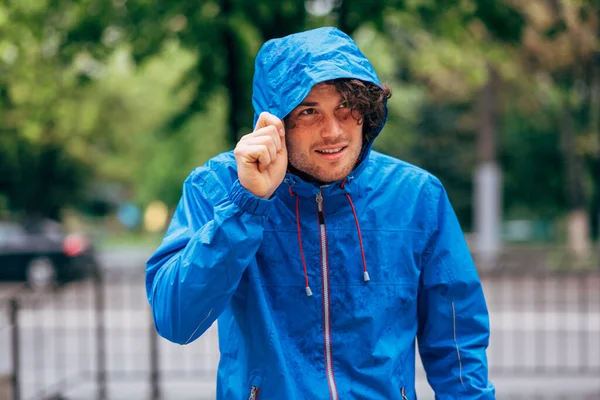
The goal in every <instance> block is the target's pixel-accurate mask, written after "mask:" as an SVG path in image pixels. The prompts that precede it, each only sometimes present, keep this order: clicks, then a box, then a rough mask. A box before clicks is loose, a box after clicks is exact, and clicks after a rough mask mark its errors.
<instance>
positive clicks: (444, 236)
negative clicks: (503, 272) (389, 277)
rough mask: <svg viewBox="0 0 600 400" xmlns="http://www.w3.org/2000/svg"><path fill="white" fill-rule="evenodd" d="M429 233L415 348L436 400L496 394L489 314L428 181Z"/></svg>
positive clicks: (440, 191)
mask: <svg viewBox="0 0 600 400" xmlns="http://www.w3.org/2000/svg"><path fill="white" fill-rule="evenodd" d="M426 201H427V202H428V203H429V204H431V203H433V206H432V207H429V211H428V212H429V216H430V218H429V220H430V222H431V225H430V227H431V230H430V232H431V234H430V236H429V238H428V243H427V246H426V248H425V251H424V253H423V257H422V269H421V278H420V286H419V295H418V314H419V328H418V333H417V338H418V343H419V352H420V355H421V360H422V362H423V366H424V367H425V371H426V374H427V380H428V381H429V384H430V385H431V387H432V388H433V390H434V392H435V396H436V397H435V398H436V399H439V400H450V399H452V400H455V399H460V400H475V399H478V400H480V399H481V400H483V399H486V400H488V399H495V389H494V386H493V385H492V384H491V382H489V380H488V366H487V357H486V349H487V346H488V342H489V332H490V329H489V317H488V311H487V306H486V302H485V298H484V295H483V290H482V287H481V282H480V280H479V277H478V275H477V271H476V269H475V265H474V263H473V260H472V258H471V255H470V253H469V249H468V247H467V244H466V241H465V239H464V235H463V233H462V230H461V228H460V225H459V223H458V220H457V218H456V215H455V213H454V210H453V209H452V206H451V205H450V201H449V199H448V196H447V195H446V192H445V190H444V188H443V187H442V185H441V183H439V181H437V180H434V181H433V182H432V183H430V184H429V194H428V198H427V200H426Z"/></svg>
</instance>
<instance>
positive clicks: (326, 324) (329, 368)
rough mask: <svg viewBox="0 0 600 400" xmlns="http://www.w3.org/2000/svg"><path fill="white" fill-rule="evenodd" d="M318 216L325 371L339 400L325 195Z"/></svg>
mask: <svg viewBox="0 0 600 400" xmlns="http://www.w3.org/2000/svg"><path fill="white" fill-rule="evenodd" d="M317 215H318V218H319V234H320V238H321V275H322V279H323V336H324V339H325V370H326V373H327V383H328V385H329V393H330V394H331V399H332V400H338V394H337V387H336V384H335V379H334V376H333V360H332V353H331V326H330V318H329V311H330V310H329V266H328V265H327V232H326V230H325V213H324V212H323V194H322V193H321V191H319V193H317Z"/></svg>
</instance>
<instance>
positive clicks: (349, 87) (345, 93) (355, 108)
mask: <svg viewBox="0 0 600 400" xmlns="http://www.w3.org/2000/svg"><path fill="white" fill-rule="evenodd" d="M323 83H324V84H327V85H333V86H335V89H336V91H337V92H338V93H339V94H340V96H341V98H342V102H344V103H346V104H347V105H348V107H349V108H350V109H351V110H352V116H353V117H354V119H356V121H358V122H359V123H362V124H363V136H364V139H365V140H366V141H370V140H371V139H373V134H374V132H375V130H377V129H378V128H379V127H381V124H382V123H383V122H384V119H385V103H386V101H387V100H388V99H389V98H390V97H392V91H391V89H390V88H389V87H388V86H386V85H383V86H378V85H376V84H374V83H371V82H364V81H361V80H359V79H352V78H340V79H332V80H329V81H324V82H323ZM284 122H285V124H286V127H287V126H288V124H289V122H290V121H289V116H288V117H285V119H284Z"/></svg>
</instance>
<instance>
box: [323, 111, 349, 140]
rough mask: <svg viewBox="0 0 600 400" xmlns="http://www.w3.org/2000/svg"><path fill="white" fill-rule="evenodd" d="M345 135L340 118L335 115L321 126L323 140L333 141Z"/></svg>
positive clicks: (327, 118) (329, 117) (327, 117)
mask: <svg viewBox="0 0 600 400" xmlns="http://www.w3.org/2000/svg"><path fill="white" fill-rule="evenodd" d="M343 133H344V130H343V129H342V124H341V121H340V119H339V118H337V117H336V116H335V115H328V116H326V118H325V119H324V121H323V124H322V125H321V137H322V138H323V139H328V138H329V139H333V138H337V137H339V136H341V135H342V134H343Z"/></svg>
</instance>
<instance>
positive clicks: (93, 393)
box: [0, 269, 600, 400]
mask: <svg viewBox="0 0 600 400" xmlns="http://www.w3.org/2000/svg"><path fill="white" fill-rule="evenodd" d="M481 278H482V282H483V285H484V289H485V294H486V298H487V301H488V306H489V309H490V316H491V326H492V337H491V344H490V348H489V352H488V356H489V363H490V374H491V376H492V377H499V376H523V375H528V374H529V375H547V376H565V375H572V376H590V377H593V376H600V270H597V269H595V270H586V271H568V272H566V271H565V272H548V271H540V270H533V271H531V270H525V269H521V270H514V269H508V270H507V269H505V270H496V271H494V272H486V273H482V274H481ZM0 310H2V311H0V349H1V351H0V385H2V382H4V386H5V387H4V388H3V387H2V386H0V400H3V399H4V397H2V395H3V392H2V390H6V393H7V394H6V395H5V398H7V399H11V400H40V399H44V400H46V399H70V398H85V399H97V400H106V399H109V398H114V397H116V398H124V397H123V396H125V397H126V398H130V399H136V398H140V399H152V400H158V399H161V398H163V396H162V395H163V394H164V391H165V387H169V393H174V391H175V392H176V390H177V388H184V389H181V390H182V392H181V393H182V395H181V396H178V395H177V394H175V395H174V396H175V398H178V399H182V400H183V399H185V398H196V399H197V398H198V397H199V396H198V391H201V392H203V391H204V392H206V393H207V394H210V392H211V391H212V393H214V380H215V375H216V368H217V364H218V358H219V352H218V347H217V333H216V327H215V326H213V327H211V328H210V329H209V330H208V331H207V332H206V333H205V334H204V335H203V336H202V337H201V338H200V339H199V340H197V341H196V342H194V343H192V344H190V345H187V346H178V345H175V344H172V343H169V342H167V341H166V340H164V339H162V338H159V337H158V336H157V335H156V332H155V329H154V325H153V322H152V319H151V315H150V310H149V306H148V304H147V301H146V295H145V291H144V279H143V276H142V274H135V275H131V276H129V277H125V276H124V277H113V278H112V279H110V280H106V281H86V282H79V283H75V284H71V285H69V286H66V287H64V288H62V289H61V290H58V291H55V292H50V293H30V292H27V291H25V290H19V291H18V293H16V294H15V295H14V296H10V297H8V298H4V299H2V298H1V291H0ZM420 374H422V372H420ZM2 377H4V379H3V378H2ZM6 386H8V388H7V387H6ZM172 387H175V389H172ZM126 393H131V396H128V395H126ZM117 394H118V395H117ZM185 394H187V397H186V396H185ZM113 395H116V396H113ZM60 396H63V397H60ZM206 398H210V397H206Z"/></svg>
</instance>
